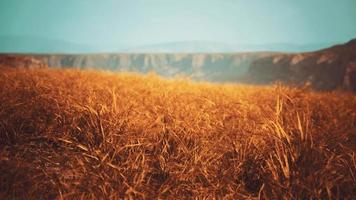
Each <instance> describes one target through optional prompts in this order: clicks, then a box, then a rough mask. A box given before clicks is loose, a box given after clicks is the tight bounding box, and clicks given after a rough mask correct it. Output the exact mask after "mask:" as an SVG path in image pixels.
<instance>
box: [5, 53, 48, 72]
mask: <svg viewBox="0 0 356 200" xmlns="http://www.w3.org/2000/svg"><path fill="white" fill-rule="evenodd" d="M0 67H12V68H28V69H34V68H44V67H47V65H46V64H45V63H44V62H43V61H42V60H40V59H37V58H34V57H32V56H23V55H0Z"/></svg>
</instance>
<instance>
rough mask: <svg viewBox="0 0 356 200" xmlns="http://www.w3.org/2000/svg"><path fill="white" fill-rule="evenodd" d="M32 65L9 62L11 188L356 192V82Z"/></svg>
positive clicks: (21, 194)
mask: <svg viewBox="0 0 356 200" xmlns="http://www.w3.org/2000/svg"><path fill="white" fill-rule="evenodd" d="M34 62H37V61H34ZM25 68H26V67H24V68H11V67H0V199H124V198H127V199H355V198H356V96H355V95H354V94H352V93H348V92H342V91H334V92H314V91H311V90H310V89H309V87H300V88H289V87H286V86H282V85H270V86H249V85H238V84H236V85H235V84H212V83H204V82H200V83H197V82H193V81H189V80H183V79H175V80H166V79H164V78H161V77H159V76H157V75H153V74H149V75H138V74H133V73H112V72H100V71H89V70H88V71H86V70H83V71H80V70H75V69H51V68H43V69H25Z"/></svg>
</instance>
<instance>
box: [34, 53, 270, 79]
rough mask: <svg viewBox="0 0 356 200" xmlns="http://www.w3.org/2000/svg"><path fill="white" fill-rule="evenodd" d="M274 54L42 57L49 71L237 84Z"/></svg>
mask: <svg viewBox="0 0 356 200" xmlns="http://www.w3.org/2000/svg"><path fill="white" fill-rule="evenodd" d="M269 55H273V53H238V54H218V53H211V54H88V55H42V56H39V58H40V59H41V60H43V62H45V63H47V64H48V65H49V66H50V67H78V68H99V69H104V70H112V71H135V72H141V73H146V72H150V71H154V72H156V73H157V74H160V75H163V76H166V77H172V76H176V75H183V76H188V77H190V78H192V79H194V80H208V81H219V82H224V81H236V80H237V79H238V77H241V76H242V75H244V74H246V72H247V71H248V69H249V67H250V64H251V63H252V62H253V61H255V60H256V59H260V58H263V57H265V56H269Z"/></svg>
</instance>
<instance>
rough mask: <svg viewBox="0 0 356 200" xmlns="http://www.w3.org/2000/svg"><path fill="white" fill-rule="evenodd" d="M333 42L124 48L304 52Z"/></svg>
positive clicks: (136, 50) (200, 43) (138, 50)
mask: <svg viewBox="0 0 356 200" xmlns="http://www.w3.org/2000/svg"><path fill="white" fill-rule="evenodd" d="M333 44H335V43H320V44H319V43H315V44H288V43H272V44H226V43H221V42H209V41H184V42H170V43H162V44H152V45H145V46H139V47H134V48H128V49H124V50H123V51H124V52H130V53H234V52H256V51H257V52H261V51H273V52H305V51H315V50H319V49H322V48H326V47H329V46H331V45H333Z"/></svg>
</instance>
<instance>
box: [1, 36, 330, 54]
mask: <svg viewBox="0 0 356 200" xmlns="http://www.w3.org/2000/svg"><path fill="white" fill-rule="evenodd" d="M333 44H335V43H320V44H318V43H315V44H292V43H290V44H289V43H271V44H226V43H223V42H214V41H179V42H167V43H158V44H150V45H140V46H132V45H127V44H124V43H118V44H104V43H103V44H85V43H78V42H72V41H65V40H61V39H53V38H45V37H39V36H29V35H19V36H12V35H11V36H10V35H2V36H1V35H0V52H2V53H42V54H52V53H56V54H58V53H67V54H68V53H71V54H80V53H98V52H102V53H236V52H257V51H258V52H260V51H273V52H305V51H315V50H318V49H321V48H325V47H328V46H331V45H333Z"/></svg>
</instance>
